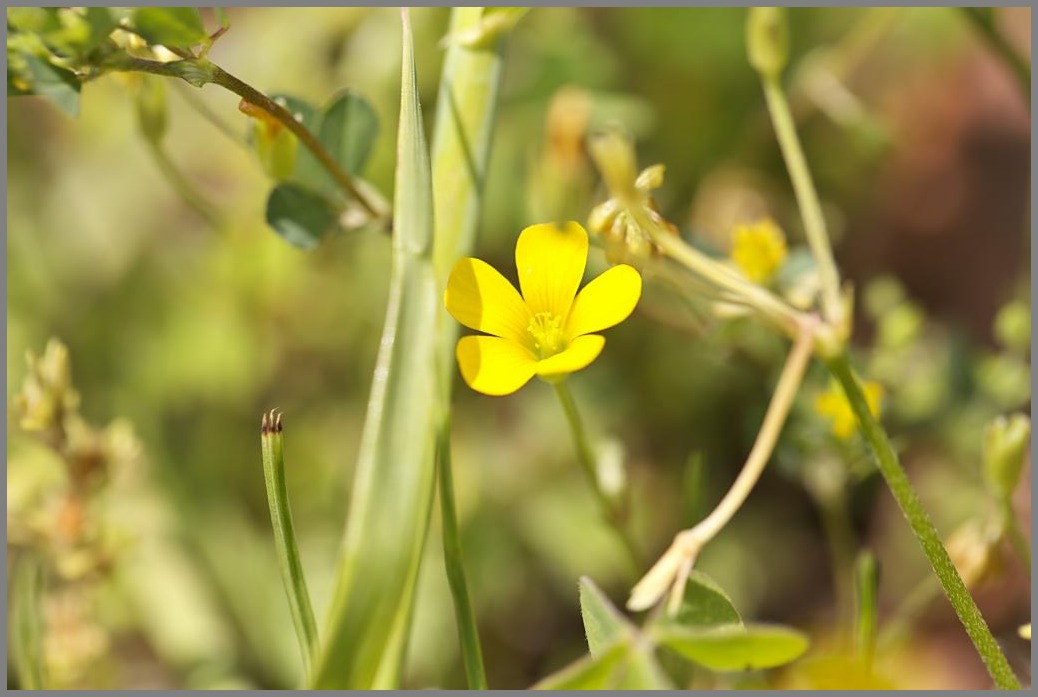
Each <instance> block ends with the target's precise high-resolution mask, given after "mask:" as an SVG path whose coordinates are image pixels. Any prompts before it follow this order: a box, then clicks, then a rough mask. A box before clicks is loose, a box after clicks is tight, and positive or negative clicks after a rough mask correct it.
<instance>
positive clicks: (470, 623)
mask: <svg viewBox="0 0 1038 697" xmlns="http://www.w3.org/2000/svg"><path fill="white" fill-rule="evenodd" d="M436 449H437V457H436V465H437V466H436V471H437V473H438V474H439V480H440V481H439V489H440V517H441V525H442V527H443V560H444V565H445V566H446V569H447V585H449V586H450V589H451V597H452V598H453V599H454V618H455V621H456V622H457V624H458V634H459V636H460V639H461V657H462V662H463V664H464V666H465V678H466V680H467V681H468V686H469V689H470V690H485V689H487V676H486V669H485V668H484V667H483V650H482V648H481V647H480V642H479V628H478V627H477V626H476V614H475V612H474V611H473V609H472V600H471V599H470V597H469V588H468V581H467V580H466V578H465V562H464V555H463V554H462V549H461V534H460V533H459V531H458V513H457V509H456V507H455V505H454V479H453V476H452V474H451V444H450V418H449V417H448V418H447V419H445V423H444V429H443V430H441V431H440V433H439V437H438V438H437V447H436Z"/></svg>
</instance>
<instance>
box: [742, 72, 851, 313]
mask: <svg viewBox="0 0 1038 697" xmlns="http://www.w3.org/2000/svg"><path fill="white" fill-rule="evenodd" d="M761 83H762V84H763V86H764V98H765V100H766V101H767V103H768V112H769V113H770V114H771V121H772V124H773V125H774V127H775V136H776V137H777V139H778V143H779V148H780V149H781V150H782V157H783V159H785V162H786V169H787V170H788V171H789V178H790V180H791V181H792V183H793V193H794V194H795V196H796V199H797V206H798V207H799V208H800V215H801V218H802V219H803V221H804V236H805V237H806V238H807V244H808V246H809V247H810V248H811V254H812V255H813V256H814V258H815V263H816V264H817V265H818V277H819V282H820V284H821V289H822V313H823V315H824V317H825V320H826V322H828V323H829V324H830V325H831V326H832V327H834V328H836V327H840V326H841V325H842V324H843V319H844V318H843V315H844V310H843V304H842V302H841V300H840V275H839V272H838V271H837V270H836V262H835V261H834V260H833V250H832V246H831V245H830V243H829V236H828V234H826V230H825V218H824V216H823V215H822V206H821V203H819V200H818V192H817V191H816V190H815V185H814V181H813V180H812V179H811V171H810V170H809V169H808V167H807V160H806V158H805V157H804V150H803V148H802V147H801V145H800V138H799V137H798V136H797V131H796V126H795V125H794V123H793V114H792V112H791V111H790V109H789V102H788V101H787V100H786V95H785V93H784V92H783V90H782V85H781V83H780V82H779V78H778V77H777V76H775V77H768V76H765V75H762V76H761Z"/></svg>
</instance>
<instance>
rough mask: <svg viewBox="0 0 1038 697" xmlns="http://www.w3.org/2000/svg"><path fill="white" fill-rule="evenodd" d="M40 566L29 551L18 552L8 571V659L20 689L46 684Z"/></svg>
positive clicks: (41, 568) (42, 687)
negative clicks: (11, 661)
mask: <svg viewBox="0 0 1038 697" xmlns="http://www.w3.org/2000/svg"><path fill="white" fill-rule="evenodd" d="M42 591H43V567H42V565H41V564H40V560H39V559H37V558H36V556H35V555H33V554H32V553H31V552H26V553H23V554H20V555H18V557H17V558H16V560H15V562H14V568H13V569H12V570H11V596H10V598H11V599H10V602H11V607H10V613H9V615H8V618H7V622H8V630H7V635H8V638H9V639H11V641H12V643H11V658H12V659H13V663H14V668H15V671H16V672H17V674H18V684H19V687H20V688H21V689H23V690H42V689H44V688H45V687H46V684H45V683H46V675H45V671H44V665H43V606H42V603H41V595H42Z"/></svg>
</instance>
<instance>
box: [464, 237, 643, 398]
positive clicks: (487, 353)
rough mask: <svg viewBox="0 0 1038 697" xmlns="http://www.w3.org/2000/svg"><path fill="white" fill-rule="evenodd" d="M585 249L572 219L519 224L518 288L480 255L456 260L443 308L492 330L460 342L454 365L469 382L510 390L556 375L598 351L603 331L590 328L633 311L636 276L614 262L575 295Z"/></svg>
mask: <svg viewBox="0 0 1038 697" xmlns="http://www.w3.org/2000/svg"><path fill="white" fill-rule="evenodd" d="M587 251H588V238H587V232H585V231H584V228H582V227H581V226H580V225H578V224H577V223H574V222H569V223H566V224H565V225H564V226H562V227H559V226H558V225H555V224H552V223H547V224H542V225H532V226H530V227H528V228H526V229H525V230H523V231H522V233H521V234H520V235H519V241H518V242H517V243H516V246H515V264H516V268H517V269H518V271H519V287H520V288H521V289H522V295H520V294H519V293H518V292H517V291H516V289H515V288H514V287H513V286H512V284H511V283H509V282H508V281H507V280H506V279H505V277H504V276H502V275H501V274H500V273H498V271H497V270H496V269H494V267H492V266H490V265H489V264H487V263H486V262H484V261H480V260H479V259H473V258H472V257H467V258H464V259H460V260H459V261H458V263H457V264H455V265H454V269H453V270H452V271H451V275H450V279H448V281H447V291H446V293H445V294H444V302H445V303H446V305H447V311H448V312H450V313H451V315H452V316H453V317H454V319H456V320H458V321H459V322H461V323H462V324H463V325H465V326H466V327H468V328H470V329H475V330H477V331H481V332H484V333H485V334H489V335H490V336H465V337H462V338H461V339H460V340H459V341H458V348H457V356H458V365H459V367H460V368H461V375H462V377H463V378H465V382H466V383H468V385H469V387H471V388H472V389H474V390H476V391H477V392H482V393H484V394H488V395H505V394H511V393H512V392H515V391H516V390H518V389H519V388H520V387H522V386H523V385H525V384H526V383H527V382H529V380H530V378H532V377H533V376H534V375H537V376H540V377H541V378H543V379H545V380H548V381H549V382H550V381H554V380H558V379H560V378H562V377H563V376H565V375H567V374H568V373H572V372H574V371H577V370H580V369H582V368H585V367H587V366H588V365H589V364H590V363H591V362H592V361H593V360H595V358H597V357H598V354H599V353H601V351H602V347H603V346H604V345H605V338H604V337H602V336H599V335H598V334H595V333H594V332H598V331H601V330H603V329H607V328H609V327H612V326H613V325H616V324H619V323H620V322H622V321H623V320H625V319H626V318H627V316H628V315H630V314H631V312H632V311H633V310H634V306H635V305H636V304H637V303H638V298H639V297H640V296H641V289H642V280H641V276H639V275H638V272H637V271H635V270H634V269H633V268H632V267H630V266H627V265H626V264H619V265H617V266H614V267H612V268H610V269H609V270H608V271H606V272H605V273H603V274H602V275H601V276H599V277H598V278H596V279H594V280H593V281H591V282H590V283H588V284H587V286H585V287H584V288H583V290H581V291H580V293H579V294H578V293H577V288H578V286H579V285H580V281H581V279H582V278H583V276H584V267H585V265H586V264H587Z"/></svg>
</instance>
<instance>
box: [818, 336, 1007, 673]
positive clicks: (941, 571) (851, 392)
mask: <svg viewBox="0 0 1038 697" xmlns="http://www.w3.org/2000/svg"><path fill="white" fill-rule="evenodd" d="M826 363H827V365H828V367H829V370H830V371H831V372H832V374H833V376H834V377H835V378H836V379H837V380H838V381H839V383H840V385H841V387H842V388H843V391H844V393H845V394H846V395H847V401H848V402H849V403H850V405H851V409H852V410H853V411H854V415H855V416H856V417H857V419H858V424H859V426H860V428H861V433H862V435H863V436H864V437H865V440H866V441H867V442H868V444H869V447H870V448H871V450H872V453H873V455H874V457H875V459H876V464H877V465H878V466H879V471H880V473H881V474H882V475H883V478H884V479H885V480H886V482H887V486H888V487H889V488H890V492H891V493H892V494H893V495H894V499H895V500H896V501H897V504H898V507H899V508H900V509H901V512H902V513H903V514H904V516H905V518H906V519H907V520H908V524H909V526H910V527H911V528H912V532H913V533H914V534H915V536H916V539H918V540H919V544H920V546H922V548H923V552H924V553H925V554H926V558H927V560H928V561H929V562H930V566H931V567H933V570H934V574H936V576H937V579H938V580H939V581H940V583H941V587H942V588H943V589H944V594H945V595H946V596H947V597H948V600H949V602H951V604H952V607H953V608H954V609H955V614H956V615H958V617H959V621H960V622H962V626H963V627H964V628H965V630H966V633H967V634H968V635H969V637H970V640H971V641H972V642H973V645H974V647H976V650H977V653H978V654H979V655H980V658H981V660H983V661H984V665H985V666H986V667H987V670H988V673H989V674H990V675H991V678H992V679H993V680H994V681H995V685H996V687H998V689H1000V690H1010V689H1011V690H1018V689H1020V682H1019V681H1018V680H1017V678H1016V676H1015V675H1014V674H1013V671H1012V669H1011V668H1010V667H1009V662H1008V661H1007V660H1006V657H1005V655H1004V654H1003V653H1002V651H1001V649H999V647H998V643H997V642H996V641H995V637H994V636H992V634H991V630H990V629H989V628H988V625H987V622H985V621H984V617H983V616H982V615H981V614H980V610H979V609H978V608H977V604H976V603H975V602H974V601H973V597H972V596H971V595H970V593H969V590H967V588H966V584H965V583H964V582H963V580H962V577H961V576H959V573H958V571H956V569H955V565H954V564H953V563H952V560H951V557H950V556H948V551H947V550H946V549H945V548H944V545H943V544H941V538H940V535H939V534H938V533H937V528H935V527H934V524H933V522H932V521H931V520H930V517H929V516H928V515H927V513H926V509H924V508H923V504H922V502H921V501H920V500H919V497H918V495H917V494H916V492H915V489H913V488H912V484H911V482H910V481H909V480H908V475H907V474H906V473H905V470H904V469H903V468H902V467H901V463H900V462H899V461H898V458H897V455H896V453H895V452H894V448H893V446H891V444H890V440H889V438H888V437H887V434H886V432H885V431H884V429H883V427H882V426H881V425H880V424H879V422H878V421H877V420H876V418H875V417H874V416H873V415H872V412H871V411H869V407H868V403H867V402H866V400H865V395H864V393H863V392H862V388H861V385H860V383H859V382H858V379H857V378H856V377H855V375H854V371H853V369H852V368H851V364H850V360H849V358H848V356H847V352H846V351H843V352H842V353H840V354H838V355H837V356H835V357H833V358H829V359H828V360H827V361H826Z"/></svg>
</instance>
